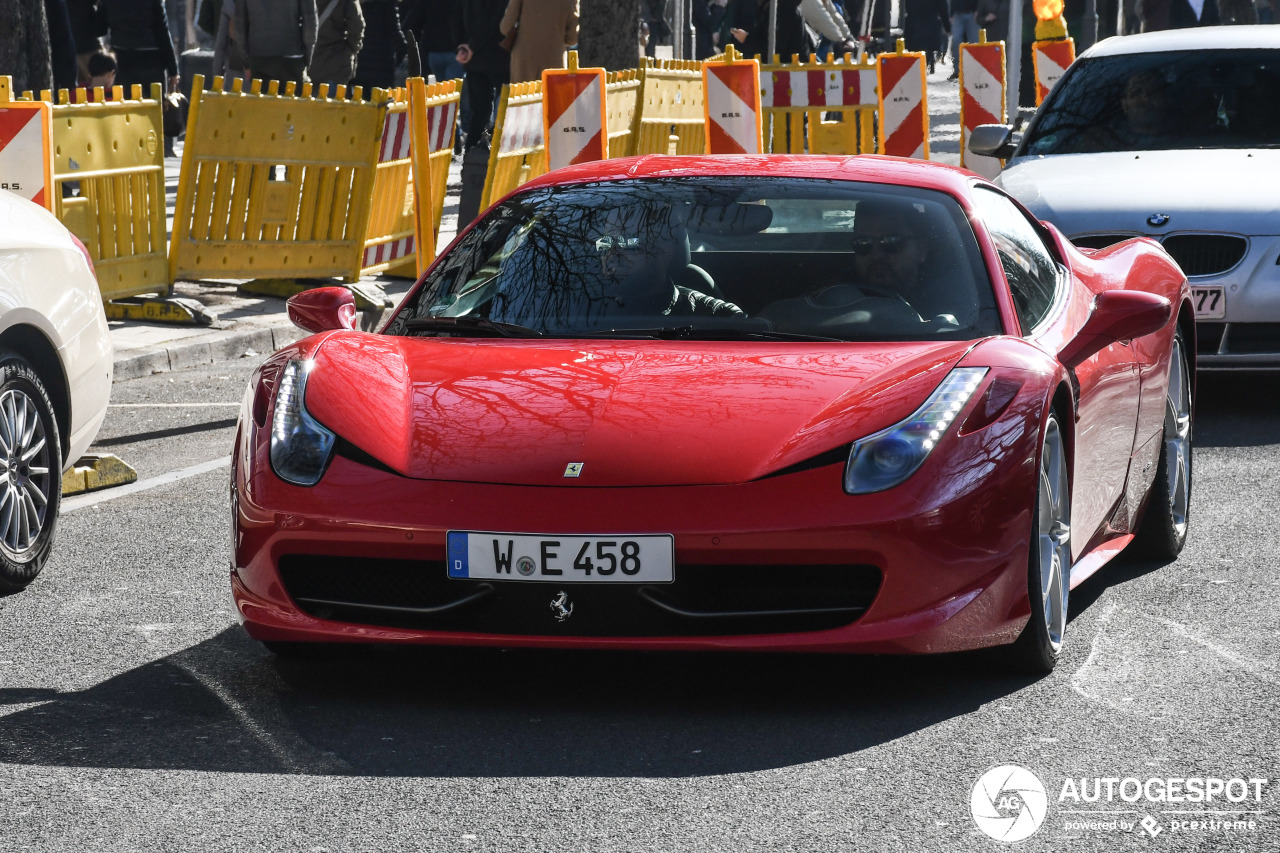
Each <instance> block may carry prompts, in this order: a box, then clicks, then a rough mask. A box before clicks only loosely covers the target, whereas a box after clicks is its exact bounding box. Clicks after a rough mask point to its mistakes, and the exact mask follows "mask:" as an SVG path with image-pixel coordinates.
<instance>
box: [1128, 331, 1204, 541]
mask: <svg viewBox="0 0 1280 853" xmlns="http://www.w3.org/2000/svg"><path fill="white" fill-rule="evenodd" d="M1160 441H1161V447H1160V463H1159V465H1157V467H1156V479H1155V482H1154V483H1152V485H1151V494H1150V495H1148V496H1147V509H1146V513H1145V514H1144V516H1143V518H1142V526H1141V527H1139V528H1138V535H1137V536H1135V537H1134V542H1133V545H1134V550H1135V551H1136V552H1137V553H1138V554H1140V555H1141V556H1144V557H1151V558H1153V559H1161V560H1172V559H1173V558H1174V557H1176V556H1178V555H1179V554H1181V553H1182V549H1183V547H1184V546H1185V545H1186V544H1187V530H1188V528H1189V522H1190V519H1191V371H1190V368H1189V367H1188V365H1187V351H1186V347H1185V346H1184V345H1183V342H1182V334H1181V333H1178V334H1176V335H1174V337H1173V351H1172V352H1171V353H1170V354H1169V390H1168V391H1167V392H1166V394H1165V410H1164V430H1163V433H1162V434H1161V436H1160Z"/></svg>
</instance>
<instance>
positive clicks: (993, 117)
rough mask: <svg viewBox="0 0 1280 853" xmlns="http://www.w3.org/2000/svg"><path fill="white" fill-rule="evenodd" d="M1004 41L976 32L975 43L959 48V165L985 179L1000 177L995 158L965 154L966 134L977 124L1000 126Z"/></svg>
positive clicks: (982, 31) (1002, 117)
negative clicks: (992, 39) (990, 39)
mask: <svg viewBox="0 0 1280 853" xmlns="http://www.w3.org/2000/svg"><path fill="white" fill-rule="evenodd" d="M1006 115H1007V112H1006V109H1005V67H1004V42H1002V41H990V42H989V41H987V31H986V30H979V32H978V42H977V43H976V44H962V45H960V165H961V166H964V167H966V168H968V169H972V170H973V171H975V172H977V173H978V174H980V175H982V176H983V177H986V178H994V177H995V176H996V175H998V174H1000V169H1001V167H1002V164H1001V162H1000V159H999V158H997V157H986V156H983V155H981V154H973V153H970V151H969V134H970V133H972V132H973V129H974V128H975V127H977V126H978V125H980V124H1004V123H1005V117H1006Z"/></svg>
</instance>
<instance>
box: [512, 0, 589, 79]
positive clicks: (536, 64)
mask: <svg viewBox="0 0 1280 853" xmlns="http://www.w3.org/2000/svg"><path fill="white" fill-rule="evenodd" d="M517 27H518V28H519V31H518V34H517V35H516V43H515V46H514V47H513V48H512V49H511V82H512V83H520V82H523V81H525V80H541V79H542V72H543V70H544V69H546V68H564V66H565V48H567V47H569V46H570V45H573V44H577V43H578V0H511V2H509V3H508V4H507V14H505V15H503V16H502V34H503V35H504V36H506V35H510V34H511V32H512V31H513V30H516V28H517Z"/></svg>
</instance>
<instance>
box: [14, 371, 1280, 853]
mask: <svg viewBox="0 0 1280 853" xmlns="http://www.w3.org/2000/svg"><path fill="white" fill-rule="evenodd" d="M250 361H251V360H250V359H242V360H241V361H239V362H234V363H230V364H222V365H213V366H210V367H205V368H200V369H195V370H189V371H185V372H179V373H168V374H161V375H157V376H153V377H150V378H146V379H139V380H134V381H130V382H122V383H117V385H116V386H115V388H114V393H113V398H112V399H113V406H114V407H113V408H112V409H111V410H110V413H109V415H108V419H107V422H106V425H105V426H104V428H103V430H102V433H101V435H100V438H99V440H98V443H97V448H99V449H101V450H104V451H110V452H115V453H117V454H119V455H120V456H121V457H123V458H125V459H126V460H127V461H129V462H130V463H132V464H133V465H134V466H135V467H136V468H137V469H138V471H139V474H140V477H141V478H142V480H144V481H152V482H154V478H159V477H162V476H163V475H166V474H169V473H171V472H182V471H190V470H192V468H193V466H200V465H201V464H202V463H212V464H214V465H215V466H216V465H218V463H219V461H220V460H221V459H222V458H223V457H225V456H226V455H227V453H228V452H229V447H230V443H231V440H232V435H233V430H234V418H235V415H236V407H235V403H236V402H237V401H238V400H239V398H240V396H241V394H242V391H243V389H244V387H245V382H246V379H247V376H248V373H249V371H250V369H251V367H252V365H251V363H250ZM1277 399H1280V378H1258V377H1237V378H1231V377H1220V376H1219V377H1214V376H1210V377H1208V378H1204V377H1202V378H1201V396H1200V399H1199V403H1198V406H1199V411H1198V420H1197V423H1196V439H1197V450H1196V461H1195V492H1194V502H1193V509H1194V519H1193V526H1194V529H1193V532H1192V535H1191V539H1190V542H1189V544H1188V547H1187V550H1186V551H1185V553H1184V554H1183V556H1182V557H1181V558H1180V559H1179V560H1178V561H1177V562H1175V563H1173V564H1170V565H1157V564H1152V563H1144V562H1138V561H1134V560H1122V561H1121V562H1119V563H1118V564H1113V565H1112V566H1110V567H1109V568H1108V569H1107V570H1105V571H1103V572H1102V573H1100V574H1099V575H1097V576H1095V577H1094V578H1093V579H1091V580H1090V581H1088V582H1086V584H1084V585H1083V586H1082V587H1080V588H1079V589H1077V590H1076V592H1075V594H1074V595H1073V597H1072V611H1073V619H1072V621H1071V624H1070V628H1069V632H1068V643H1069V647H1068V649H1067V651H1066V653H1065V658H1064V659H1063V661H1062V663H1061V664H1060V666H1059V668H1058V670H1057V671H1056V672H1055V673H1054V674H1053V675H1052V676H1049V677H1047V678H1042V679H1028V678H1011V677H1007V676H1005V675H1002V674H1001V672H1000V669H999V666H1000V661H999V659H998V658H997V657H995V656H993V655H990V654H985V653H981V654H968V655H957V656H948V657H939V658H911V659H893V658H879V659H867V658H861V659H859V658H839V657H812V658H799V657H792V656H785V657H783V656H711V655H667V654H663V655H639V654H612V653H611V654H603V653H546V652H540V653H528V652H520V651H476V650H458V649H440V650H433V649H427V650H374V651H364V652H350V653H343V654H339V655H337V656H336V657H332V658H328V659H322V660H318V661H301V662H286V661H281V660H277V659H275V658H274V657H272V656H271V655H270V654H268V653H267V652H266V651H265V650H264V649H263V648H262V647H261V646H259V645H258V644H257V643H255V642H253V641H251V640H249V639H248V638H247V637H246V636H245V635H244V634H243V633H242V631H241V629H240V628H239V627H238V626H237V625H236V623H235V619H234V617H233V615H232V608H231V604H230V599H229V595H228V580H227V564H228V554H229V546H228V538H229V528H228V509H227V468H226V467H225V465H223V466H220V467H215V468H213V469H212V470H208V471H206V472H205V473H200V474H196V475H194V476H188V477H186V478H185V479H181V480H178V481H175V482H170V483H167V484H164V485H159V486H156V487H154V488H149V489H144V490H141V491H135V492H133V493H131V494H125V495H123V496H119V497H115V496H113V493H112V492H103V493H99V497H95V498H93V499H91V500H90V501H87V502H85V501H81V502H80V505H79V506H76V505H74V504H69V505H68V509H69V510H70V511H69V512H68V513H67V514H66V515H65V516H64V517H63V519H62V521H61V527H60V530H59V533H58V543H57V547H56V549H55V554H54V558H53V560H52V561H51V563H50V564H49V566H48V567H47V568H46V570H45V572H44V574H42V575H41V577H40V578H39V579H38V580H37V581H36V583H35V584H33V585H32V586H31V587H30V588H29V589H28V590H27V591H26V592H24V593H22V594H19V595H14V596H9V597H7V598H4V599H0V850H4V851H17V850H75V851H81V850H92V851H114V850H122V851H124V850H127V851H134V850H182V851H194V850H211V851H222V850H237V851H238V850H272V851H274V850H299V851H339V850H342V851H345V850H353V851H355V850H361V851H363V850H494V851H506V850H557V851H559V850H566V851H567V850H591V851H615V850H616V851H622V850H634V851H656V850H679V851H686V850H709V851H722V850H724V851H729V850H732V851H738V850H765V849H769V850H774V849H776V850H797V851H828V850H841V849H850V850H854V849H859V850H904V851H919V850H938V851H954V850H989V849H1007V845H1001V844H998V843H997V842H995V841H991V840H989V839H988V838H987V837H986V836H985V835H983V834H982V833H981V832H980V831H979V830H978V828H977V826H976V824H975V822H974V820H973V818H972V817H971V814H970V795H971V790H972V788H973V786H974V783H975V781H976V780H977V779H978V777H979V776H980V775H982V774H983V773H984V772H985V771H987V770H988V769H989V768H991V767H993V766H995V765H1005V764H1016V765H1021V766H1023V767H1026V768H1028V769H1029V770H1031V771H1032V772H1033V773H1034V774H1035V775H1036V776H1037V777H1038V778H1039V779H1040V780H1042V782H1043V784H1044V785H1045V787H1046V788H1047V789H1048V794H1047V803H1048V810H1047V814H1046V816H1045V819H1044V822H1043V825H1042V826H1041V828H1040V830H1039V831H1038V832H1037V833H1036V834H1035V835H1033V836H1032V837H1030V838H1029V839H1027V840H1026V841H1023V842H1022V843H1020V844H1018V845H1017V848H1016V849H1024V850H1116V849H1131V848H1132V849H1138V848H1144V849H1145V848H1147V847H1150V848H1151V849H1168V850H1179V851H1187V850H1242V851H1257V850H1268V849H1270V850H1276V849H1280V802H1278V799H1280V798H1278V797H1277V794H1276V790H1277V787H1280V781H1278V782H1272V783H1268V784H1267V785H1264V786H1262V788H1261V791H1262V797H1261V802H1258V803H1255V802H1253V801H1252V800H1250V801H1248V802H1245V803H1240V804H1232V803H1227V802H1226V801H1225V800H1223V799H1221V798H1219V799H1218V800H1217V801H1216V802H1215V803H1214V804H1212V805H1211V806H1206V805H1204V804H1180V805H1178V804H1170V803H1163V802H1156V803H1151V802H1141V803H1138V804H1136V805H1135V804H1129V803H1124V802H1116V803H1112V804H1111V805H1107V804H1106V803H1079V804H1076V803H1072V802H1063V801H1061V800H1060V798H1059V794H1060V791H1061V789H1062V787H1063V785H1064V783H1065V780H1066V779H1067V778H1068V777H1071V778H1076V779H1079V778H1080V777H1087V778H1088V779H1090V780H1092V778H1093V777H1104V778H1105V777H1118V778H1124V777H1134V778H1138V779H1140V780H1143V781H1145V780H1147V779H1150V778H1160V779H1163V778H1164V777H1178V778H1182V777H1222V778H1226V779H1230V778H1233V777H1241V778H1245V779H1249V778H1264V779H1269V780H1270V779H1273V778H1275V777H1280V767H1278V766H1277V756H1278V755H1280V724H1278V723H1277V722H1276V718H1275V708H1276V705H1277V699H1280V663H1278V661H1280V654H1278V652H1280V617H1277V612H1276V608H1275V601H1276V600H1277V598H1278V597H1280V590H1278V589H1277V587H1278V586H1280V578H1278V577H1277V574H1276V572H1275V564H1276V556H1277V548H1276V545H1275V539H1274V528H1275V525H1274V521H1273V519H1275V518H1276V517H1278V516H1280V497H1278V494H1277V488H1276V486H1275V483H1276V482H1277V480H1278V479H1280V407H1277V406H1276V404H1275V402H1274V401H1275V400H1277ZM1067 808H1078V809H1080V810H1082V811H1087V812H1091V814H1084V815H1081V814H1075V813H1071V812H1067V811H1065V809H1067ZM1205 808H1214V809H1228V808H1230V809H1244V810H1249V811H1259V812H1263V813H1262V814H1256V815H1244V816H1241V815H1230V816H1227V817H1229V818H1230V819H1231V820H1253V821H1254V829H1252V830H1247V829H1244V830H1231V831H1226V830H1223V829H1216V830H1213V829H1211V830H1203V829H1201V830H1195V831H1192V830H1174V829H1172V828H1168V826H1169V822H1170V821H1173V820H1185V819H1196V820H1202V819H1204V815H1200V816H1198V817H1196V816H1192V817H1191V818H1188V816H1184V815H1175V814H1168V813H1166V812H1167V811H1174V810H1184V811H1203V810H1204V809H1205ZM1101 809H1109V810H1126V811H1128V812H1129V813H1128V814H1122V815H1100V814H1092V812H1096V811H1098V810H1101ZM1015 813H1016V812H1015ZM1144 815H1152V816H1153V817H1154V818H1155V819H1158V820H1159V821H1160V822H1161V826H1162V827H1164V828H1163V831H1161V832H1160V834H1159V835H1158V836H1157V837H1155V838H1150V837H1148V833H1145V832H1143V831H1142V830H1141V829H1140V828H1135V829H1132V830H1128V831H1120V830H1113V829H1106V828H1092V829H1084V830H1080V829H1074V828H1070V826H1071V823H1070V822H1072V821H1095V822H1096V821H1103V822H1105V821H1107V820H1115V819H1125V820H1133V821H1136V820H1139V819H1140V818H1141V817H1142V816H1144ZM1212 817H1213V818H1214V819H1219V820H1220V819H1222V818H1223V817H1224V816H1223V815H1214V816H1212Z"/></svg>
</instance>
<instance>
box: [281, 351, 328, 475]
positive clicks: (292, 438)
mask: <svg viewBox="0 0 1280 853" xmlns="http://www.w3.org/2000/svg"><path fill="white" fill-rule="evenodd" d="M310 365H311V363H310V362H302V361H291V362H289V363H288V364H287V365H285V368H284V372H283V373H281V374H280V384H279V385H278V386H276V408H275V415H274V417H273V418H272V420H271V467H272V468H273V469H275V472H276V476H278V477H279V478H280V479H282V480H284V481H286V482H289V483H293V484H294V485H295V486H314V485H315V484H316V483H318V482H320V477H321V475H323V474H324V469H325V466H326V465H328V464H329V454H330V453H332V452H333V442H334V439H335V438H336V436H335V435H334V434H333V433H332V432H330V431H329V430H327V429H325V428H324V427H323V426H321V425H320V423H319V422H318V421H317V420H316V419H315V418H313V417H311V415H310V413H308V412H307V407H306V404H305V402H304V398H305V397H306V393H307V374H308V373H309V372H310Z"/></svg>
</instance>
